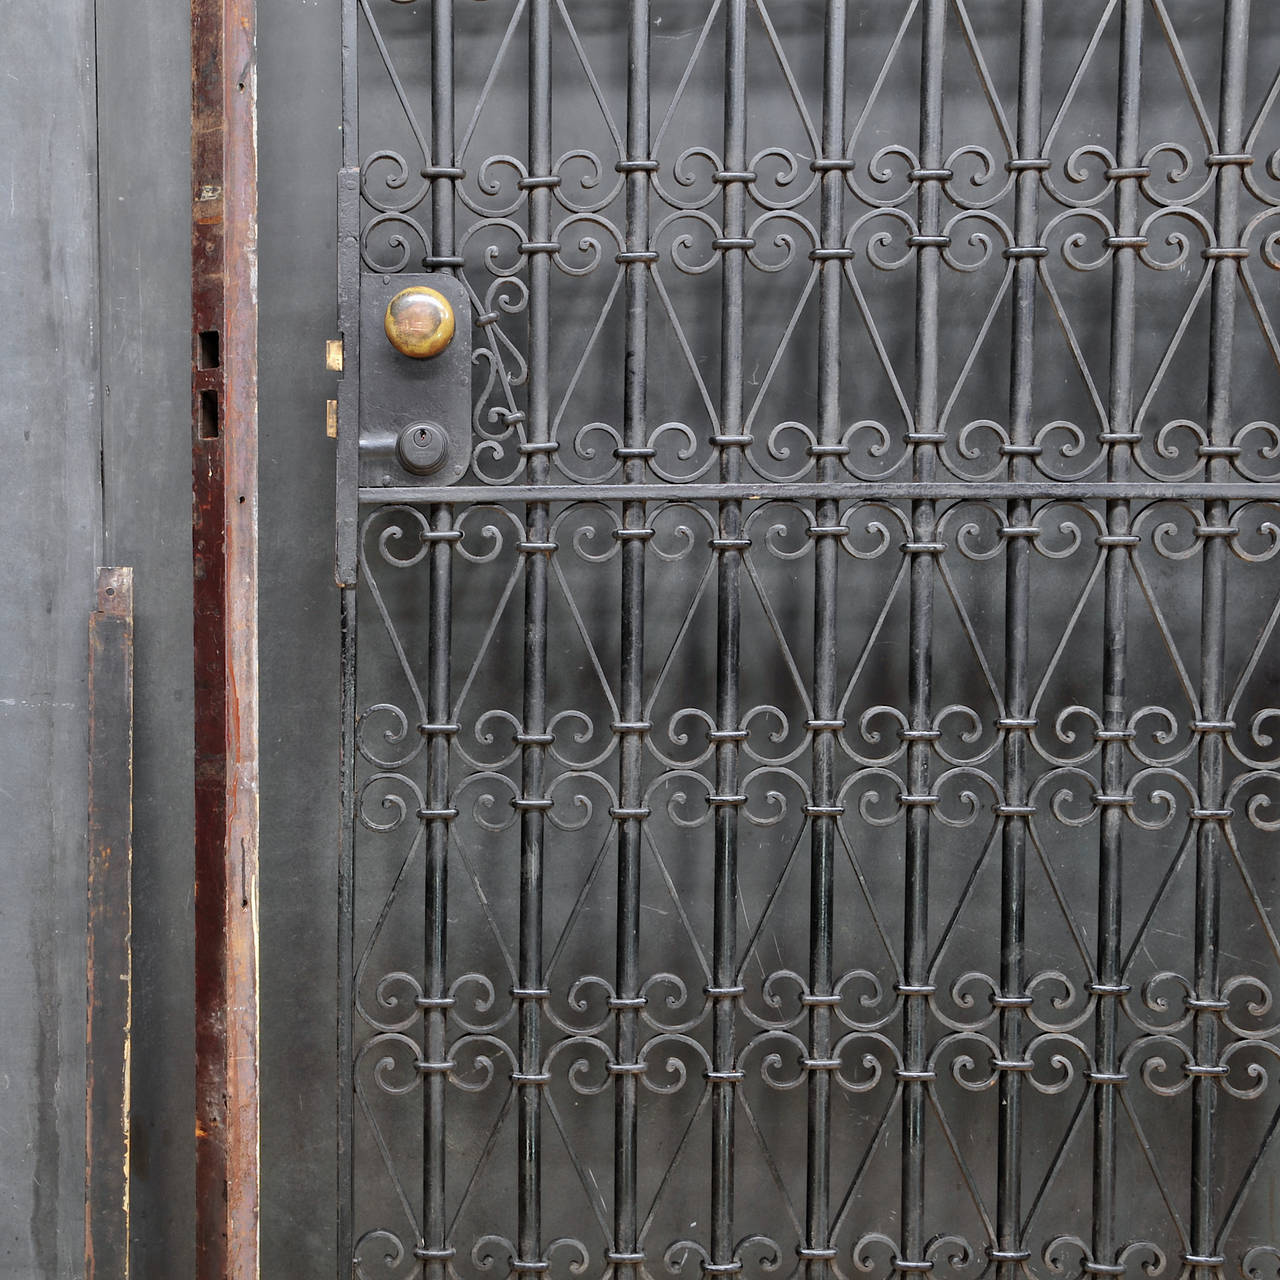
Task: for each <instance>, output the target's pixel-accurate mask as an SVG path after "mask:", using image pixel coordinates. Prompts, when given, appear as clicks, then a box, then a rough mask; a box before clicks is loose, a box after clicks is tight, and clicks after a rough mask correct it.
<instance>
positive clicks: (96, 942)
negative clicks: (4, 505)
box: [84, 568, 133, 1280]
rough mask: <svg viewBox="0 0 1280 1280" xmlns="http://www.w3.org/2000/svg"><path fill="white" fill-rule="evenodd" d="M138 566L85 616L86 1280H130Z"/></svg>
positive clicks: (104, 591)
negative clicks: (135, 594)
mask: <svg viewBox="0 0 1280 1280" xmlns="http://www.w3.org/2000/svg"><path fill="white" fill-rule="evenodd" d="M132 878H133V570H132V569H122V568H111V569H99V570H98V602H97V608H96V609H95V611H94V612H93V613H92V614H90V616H89V927H88V963H87V1017H86V1020H85V1186H84V1274H85V1280H129V1274H130V1271H129V1110H130V1090H129V1049H130V1034H131V1027H132V1018H133V964H132V951H131V949H130V941H129V935H130V930H131V928H132V912H131V905H130V894H131V890H132Z"/></svg>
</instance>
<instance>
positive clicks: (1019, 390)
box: [991, 0, 1044, 1280]
mask: <svg viewBox="0 0 1280 1280" xmlns="http://www.w3.org/2000/svg"><path fill="white" fill-rule="evenodd" d="M1043 54H1044V5H1043V0H1026V2H1025V3H1024V5H1023V7H1022V44H1021V54H1020V59H1021V65H1020V67H1019V73H1018V139H1017V156H1016V158H1015V160H1014V161H1013V163H1011V164H1010V166H1009V167H1010V168H1011V169H1012V170H1013V171H1014V174H1015V178H1014V182H1015V201H1016V204H1015V210H1014V232H1013V239H1014V247H1013V248H1011V249H1010V250H1008V255H1009V257H1011V258H1012V259H1013V262H1014V267H1013V333H1012V353H1011V365H1010V384H1011V389H1010V396H1009V406H1010V407H1009V437H1010V444H1011V446H1012V447H1011V448H1010V449H1009V450H1008V453H1009V479H1010V480H1012V481H1015V482H1018V481H1025V480H1029V479H1030V478H1031V475H1032V459H1033V457H1034V456H1035V455H1034V452H1033V451H1034V450H1035V449H1036V446H1035V444H1034V427H1033V422H1032V411H1033V408H1034V400H1035V396H1034V383H1035V337H1036V330H1035V325H1036V288H1037V276H1038V273H1039V269H1040V268H1039V262H1040V258H1041V256H1042V249H1041V246H1040V244H1039V231H1040V228H1039V200H1038V196H1039V191H1040V173H1041V171H1042V169H1043V161H1042V157H1041V155H1040V148H1041V101H1040V97H1041V70H1042V64H1043ZM1033 537H1034V533H1033V532H1032V521H1031V502H1030V500H1029V499H1026V498H1015V499H1014V500H1013V501H1011V502H1010V503H1009V506H1008V509H1007V522H1006V527H1005V539H1006V548H1007V550H1006V553H1005V677H1004V700H1005V719H1004V721H1003V723H1002V724H1001V728H1002V729H1003V730H1004V803H1003V805H1002V806H1001V809H1002V811H1003V813H1002V816H1003V821H1004V829H1003V831H1002V833H1001V837H1002V851H1001V852H1002V870H1001V910H1000V927H1001V938H1000V994H999V996H998V998H997V1000H996V1004H997V1006H998V1008H999V1010H1000V1058H1001V1061H1002V1062H1004V1063H1006V1064H1008V1065H1007V1066H1006V1068H1005V1069H1004V1070H1002V1071H1001V1073H1000V1110H999V1122H998V1135H997V1174H996V1178H997V1188H996V1248H995V1249H994V1250H992V1251H991V1253H992V1259H993V1261H994V1262H995V1263H996V1277H997V1280H1016V1278H1017V1276H1018V1274H1019V1272H1020V1270H1021V1265H1022V1264H1023V1263H1024V1262H1025V1261H1026V1259H1027V1258H1028V1257H1029V1256H1030V1254H1029V1253H1028V1251H1027V1250H1025V1249H1023V1247H1022V1069H1021V1063H1022V1057H1023V1018H1024V1010H1025V1009H1026V1007H1027V1005H1028V1003H1029V1002H1030V997H1028V996H1027V994H1026V990H1025V987H1026V980H1027V975H1026V856H1027V854H1026V851H1027V822H1028V819H1029V817H1030V810H1029V808H1028V804H1027V734H1028V732H1029V731H1030V729H1031V727H1032V725H1033V723H1034V722H1033V721H1032V720H1031V719H1030V718H1029V707H1028V698H1029V687H1028V684H1029V682H1028V670H1027V653H1028V631H1029V626H1030V593H1031V555H1032V538H1033Z"/></svg>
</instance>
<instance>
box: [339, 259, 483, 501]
mask: <svg viewBox="0 0 1280 1280" xmlns="http://www.w3.org/2000/svg"><path fill="white" fill-rule="evenodd" d="M344 337H346V338H347V340H348V344H349V345H348V347H347V350H346V360H345V362H344V363H345V364H346V377H347V378H348V380H350V379H351V378H352V376H353V375H354V374H357V373H358V392H357V394H358V397H359V410H358V416H357V423H358V427H357V433H358V442H359V446H358V447H359V479H360V486H361V488H366V489H368V488H376V489H387V488H407V489H418V490H423V491H425V490H428V489H435V488H439V487H441V486H443V485H449V484H456V483H457V482H458V481H459V480H461V479H462V477H463V476H464V475H465V474H466V471H467V467H468V465H469V463H470V461H471V453H472V448H473V441H472V438H471V433H472V403H471V392H472V386H471V384H472V363H471V298H470V296H469V295H468V293H467V288H466V285H464V284H463V283H462V281H461V280H459V279H457V278H456V277H454V276H450V275H445V274H443V273H434V272H432V273H428V272H415V273H409V272H401V273H391V272H387V273H383V272H378V273H373V272H368V273H366V274H364V275H362V276H361V277H360V332H359V334H358V335H357V340H356V341H351V337H350V335H344Z"/></svg>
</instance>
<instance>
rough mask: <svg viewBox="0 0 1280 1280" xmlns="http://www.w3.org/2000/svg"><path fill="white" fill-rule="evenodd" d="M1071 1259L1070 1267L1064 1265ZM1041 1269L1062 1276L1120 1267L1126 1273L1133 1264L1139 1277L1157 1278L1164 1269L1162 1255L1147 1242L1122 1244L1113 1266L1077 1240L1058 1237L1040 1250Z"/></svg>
mask: <svg viewBox="0 0 1280 1280" xmlns="http://www.w3.org/2000/svg"><path fill="white" fill-rule="evenodd" d="M1073 1255H1074V1259H1075V1261H1074V1265H1068V1264H1069V1262H1070V1260H1071V1258H1072V1256H1073ZM1041 1256H1042V1257H1043V1258H1044V1261H1045V1265H1046V1266H1047V1267H1048V1268H1049V1270H1050V1271H1053V1272H1055V1273H1057V1274H1058V1275H1063V1274H1065V1273H1066V1272H1068V1271H1070V1272H1072V1273H1073V1274H1076V1273H1085V1272H1089V1271H1095V1272H1096V1271H1099V1270H1105V1269H1107V1268H1109V1267H1113V1266H1115V1267H1122V1268H1124V1273H1125V1274H1127V1273H1128V1269H1129V1264H1130V1263H1131V1262H1137V1263H1138V1266H1139V1268H1140V1269H1141V1271H1142V1273H1143V1275H1146V1276H1158V1275H1160V1274H1162V1273H1163V1271H1164V1269H1165V1266H1166V1261H1167V1260H1166V1258H1165V1255H1164V1251H1163V1250H1162V1249H1161V1248H1160V1246H1159V1245H1156V1244H1153V1243H1152V1242H1151V1241H1150V1240H1134V1241H1131V1242H1130V1243H1129V1244H1126V1245H1125V1246H1124V1247H1123V1248H1122V1249H1120V1250H1118V1251H1117V1253H1116V1258H1115V1262H1114V1263H1111V1262H1108V1261H1106V1260H1105V1259H1101V1258H1095V1257H1094V1256H1093V1250H1092V1249H1091V1248H1090V1247H1089V1245H1087V1244H1086V1243H1085V1242H1084V1241H1083V1240H1082V1239H1081V1238H1080V1237H1079V1236H1058V1237H1057V1238H1056V1239H1054V1240H1050V1241H1049V1243H1048V1244H1047V1245H1045V1247H1044V1253H1043V1254H1042V1255H1041Z"/></svg>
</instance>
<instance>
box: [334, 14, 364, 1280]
mask: <svg viewBox="0 0 1280 1280" xmlns="http://www.w3.org/2000/svg"><path fill="white" fill-rule="evenodd" d="M341 32H342V168H341V170H340V172H339V175H338V202H337V215H338V216H337V221H338V227H337V232H338V263H337V265H338V329H339V332H340V333H341V335H342V344H343V377H342V381H341V382H340V383H339V388H338V446H337V459H336V467H335V471H336V476H335V479H336V486H337V492H336V502H335V506H336V519H335V577H336V579H337V582H338V584H339V586H340V588H341V591H340V593H339V605H338V608H339V629H340V654H339V666H340V676H339V679H340V682H341V690H340V697H339V720H340V739H339V752H340V759H339V780H340V783H341V786H342V810H341V831H340V835H339V839H340V846H339V851H338V966H337V968H338V1037H337V1041H338V1043H337V1049H338V1144H337V1145H338V1212H337V1232H338V1257H337V1263H338V1265H337V1276H338V1280H349V1277H350V1275H351V1259H352V1256H353V1254H354V1252H355V1232H354V1214H355V1204H354V1193H355V1187H354V1174H355V1168H354V1139H355V1133H354V1123H355V1074H354V1072H355V1055H354V1051H353V1045H352V1025H351V1020H352V1015H353V1010H354V1004H355V991H354V990H353V986H352V984H353V980H354V977H353V975H354V973H355V956H354V950H353V949H354V945H355V838H356V801H355V758H356V586H355V583H356V537H357V533H356V530H357V523H358V518H359V504H358V500H357V492H358V489H357V486H358V483H359V476H358V471H357V458H356V448H357V430H358V422H357V419H356V414H357V411H358V410H357V396H356V393H357V389H358V387H359V377H360V346H359V332H360V323H359V314H360V179H359V164H360V136H359V127H358V109H359V101H358V97H357V93H358V89H357V64H358V58H357V51H358V28H357V13H356V0H342V28H341Z"/></svg>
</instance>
